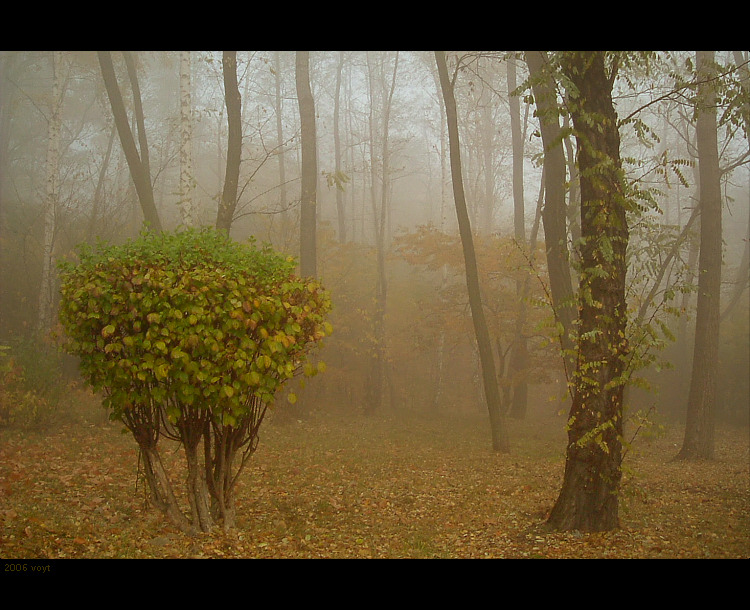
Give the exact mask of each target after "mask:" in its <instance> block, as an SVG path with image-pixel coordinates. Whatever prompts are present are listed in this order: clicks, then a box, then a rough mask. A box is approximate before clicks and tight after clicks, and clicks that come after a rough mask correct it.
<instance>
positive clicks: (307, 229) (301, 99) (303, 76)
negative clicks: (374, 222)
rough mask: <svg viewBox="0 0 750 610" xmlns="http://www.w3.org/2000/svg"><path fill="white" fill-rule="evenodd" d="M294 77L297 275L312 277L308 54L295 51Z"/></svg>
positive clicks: (313, 174) (314, 164)
mask: <svg viewBox="0 0 750 610" xmlns="http://www.w3.org/2000/svg"><path fill="white" fill-rule="evenodd" d="M295 75H296V83H297V102H298V104H299V118H300V131H301V135H300V137H301V140H302V142H301V144H302V146H301V147H302V176H301V182H302V187H301V195H300V198H301V209H300V257H299V258H300V275H302V276H303V277H315V276H317V274H318V263H317V257H318V254H317V235H316V233H317V219H316V217H317V183H318V157H317V152H316V147H317V144H316V141H315V138H316V134H315V100H314V99H313V95H312V89H311V88H310V52H309V51H297V54H296V70H295Z"/></svg>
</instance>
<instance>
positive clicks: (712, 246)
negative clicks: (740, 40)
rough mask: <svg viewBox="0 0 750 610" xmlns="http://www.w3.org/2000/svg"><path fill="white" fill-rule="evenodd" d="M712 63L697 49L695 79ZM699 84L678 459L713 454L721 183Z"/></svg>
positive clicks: (706, 88) (712, 117)
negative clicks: (693, 291)
mask: <svg viewBox="0 0 750 610" xmlns="http://www.w3.org/2000/svg"><path fill="white" fill-rule="evenodd" d="M713 61H714V52H713V51H698V52H697V53H696V69H697V75H698V80H699V83H700V81H708V80H710V77H711V75H712V73H713V68H712V63H713ZM698 87H699V88H698V108H697V109H696V114H697V121H696V136H697V145H698V171H699V174H700V215H701V231H700V255H699V258H698V270H699V273H698V305H697V311H696V317H695V346H694V349H693V372H692V375H691V378H690V390H689V393H688V406H687V421H686V426H685V438H684V440H683V443H682V449H680V452H679V454H678V455H677V458H678V459H711V458H713V455H714V401H715V398H716V379H717V376H718V360H719V312H720V293H721V182H720V171H719V151H718V143H717V138H716V130H717V125H716V94H715V92H714V89H713V86H712V84H711V83H710V82H707V83H701V84H699V86H698Z"/></svg>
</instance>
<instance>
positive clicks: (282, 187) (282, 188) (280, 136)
mask: <svg viewBox="0 0 750 610" xmlns="http://www.w3.org/2000/svg"><path fill="white" fill-rule="evenodd" d="M274 72H275V74H274V85H275V95H276V104H275V112H276V142H277V146H278V151H279V154H278V155H277V156H278V159H279V210H281V236H282V239H283V240H284V242H285V241H286V239H287V233H288V224H289V211H288V210H287V197H286V165H285V162H284V155H285V152H284V128H283V123H282V121H281V117H282V108H283V106H282V97H281V53H280V52H279V51H274Z"/></svg>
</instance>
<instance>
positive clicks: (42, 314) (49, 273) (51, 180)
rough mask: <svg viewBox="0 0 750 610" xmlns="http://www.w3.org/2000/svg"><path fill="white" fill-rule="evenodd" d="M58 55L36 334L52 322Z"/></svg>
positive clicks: (55, 54)
mask: <svg viewBox="0 0 750 610" xmlns="http://www.w3.org/2000/svg"><path fill="white" fill-rule="evenodd" d="M61 68H62V53H61V52H60V51H53V52H52V101H51V107H50V109H51V111H52V112H51V114H50V118H49V122H48V128H47V192H46V196H45V201H44V241H43V244H42V283H41V287H40V289H39V313H38V318H37V331H38V332H39V333H40V334H44V333H46V332H47V331H48V330H49V328H50V324H51V322H52V306H53V294H54V288H53V277H54V265H53V262H52V249H53V246H54V240H55V221H56V216H57V203H58V202H57V199H58V190H59V187H58V185H59V172H60V168H59V165H60V128H61V125H62V118H61V117H62V98H63V95H62V87H61V83H60V78H61V74H60V72H61Z"/></svg>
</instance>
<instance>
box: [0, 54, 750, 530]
mask: <svg viewBox="0 0 750 610" xmlns="http://www.w3.org/2000/svg"><path fill="white" fill-rule="evenodd" d="M441 54H442V55H441ZM441 58H442V59H441ZM441 61H442V62H443V63H444V73H443V74H440V73H439V67H440V66H441V65H442V64H441ZM747 61H748V55H747V52H746V51H742V52H732V51H721V52H719V51H716V52H710V53H703V54H701V53H697V54H696V53H694V52H659V53H655V52H654V53H645V52H641V53H626V52H619V53H600V54H597V53H588V54H586V53H582V54H575V53H545V52H526V53H524V52H500V51H496V52H469V51H447V52H437V53H433V52H415V51H410V52H404V51H401V52H397V51H389V52H386V51H377V52H364V51H329V52H323V51H315V52H290V51H275V52H274V51H264V52H261V51H257V52H250V51H238V52H227V51H225V52H208V51H190V52H186V51H174V52H166V51H165V52H99V53H97V52H62V51H59V52H58V51H44V52H41V51H40V52H35V51H28V52H27V51H23V52H22V51H6V52H3V53H2V54H0V70H1V72H2V73H1V74H0V82H1V83H2V84H0V206H1V207H0V257H2V258H1V259H0V264H1V266H0V273H1V274H2V277H1V278H0V281H1V282H2V284H1V286H2V293H1V294H0V299H1V301H0V345H2V346H4V347H3V354H4V355H3V356H2V357H3V358H5V359H7V358H10V357H13V358H14V362H23V361H24V354H26V360H25V363H26V365H28V366H31V365H32V364H33V358H32V357H30V356H28V354H30V353H39V352H35V351H34V350H35V349H37V348H29V346H30V345H35V346H37V345H43V346H46V348H45V350H49V352H45V353H50V354H53V355H51V356H50V359H51V360H50V362H52V364H50V365H49V366H50V369H51V370H54V371H55V374H60V371H63V373H62V374H64V375H68V376H75V375H76V372H75V367H74V366H72V365H71V363H70V362H69V361H67V360H66V359H65V358H58V357H57V356H56V355H54V354H55V351H54V347H55V345H56V344H57V342H58V341H59V335H60V332H59V327H58V323H57V321H56V320H57V309H58V306H59V278H58V277H57V272H56V263H57V261H60V260H66V259H67V260H74V259H75V255H74V251H75V248H76V246H77V245H78V244H81V243H88V244H95V243H96V242H97V241H99V240H103V241H107V242H112V243H123V242H124V241H125V240H127V239H128V238H134V237H136V236H137V235H138V234H139V233H140V232H141V230H142V228H143V226H144V222H146V223H147V224H148V226H149V227H150V229H151V230H155V231H161V230H164V231H172V230H175V229H178V228H180V227H205V226H211V227H216V228H218V229H220V230H224V231H227V232H228V233H229V235H230V236H231V237H232V238H234V239H235V240H237V241H244V240H247V239H248V238H251V237H252V238H254V239H255V240H257V241H258V242H262V243H268V244H270V245H271V246H272V247H273V248H275V249H276V250H278V251H279V252H281V253H284V254H286V255H291V256H294V257H296V258H297V259H298V261H299V269H298V271H299V272H300V273H301V274H302V275H305V276H309V275H312V276H316V277H317V278H319V279H320V280H321V282H322V283H323V284H324V285H325V287H326V289H327V290H328V291H329V292H330V294H331V299H332V302H333V306H334V308H333V311H332V313H331V316H330V320H331V323H332V325H333V328H334V329H335V330H334V333H333V335H332V336H331V337H330V338H327V339H326V341H325V344H324V346H323V348H322V349H321V354H320V357H321V359H322V360H324V361H325V362H326V364H327V369H326V373H325V374H324V375H321V376H319V377H316V378H315V379H313V380H311V381H310V383H308V384H307V386H306V387H305V388H304V390H298V388H295V392H296V395H298V396H299V399H298V400H297V402H296V403H295V404H294V405H291V404H285V405H284V407H283V409H284V410H285V411H286V412H288V413H291V414H293V415H294V416H295V417H304V416H305V415H306V414H309V413H313V412H315V411H319V410H328V411H340V412H342V413H351V414H368V415H373V414H377V413H384V412H385V413H398V412H406V411H408V412H415V411H418V412H426V413H435V414H439V413H446V412H450V413H487V412H488V410H489V414H490V419H491V428H492V430H493V434H492V444H493V447H494V448H495V449H497V450H500V451H503V450H505V449H506V448H507V447H506V444H507V443H506V441H507V439H505V440H504V439H503V432H502V428H503V419H504V418H507V417H516V418H524V417H530V416H531V415H530V413H531V412H532V409H531V408H530V404H529V401H530V400H535V401H538V400H540V398H539V397H541V396H543V397H545V398H544V400H545V401H546V403H545V405H543V406H542V407H539V406H538V405H536V406H535V407H534V409H533V411H536V410H537V409H538V408H543V409H548V410H549V411H551V412H560V413H561V414H563V415H562V416H561V419H560V425H561V426H565V425H566V419H565V415H566V414H567V415H568V417H569V419H570V420H571V421H572V420H573V419H574V418H573V411H575V402H576V396H578V397H579V398H580V399H581V400H584V399H583V398H581V397H582V396H583V390H584V387H585V386H586V383H588V382H590V381H591V380H592V379H594V380H595V383H596V384H599V386H600V388H601V387H603V386H604V385H606V384H608V383H609V384H613V385H614V386H617V387H618V388H619V392H620V394H621V396H620V397H618V398H616V400H615V398H612V400H615V402H617V403H618V409H617V413H615V414H614V415H615V416H614V419H616V420H618V421H617V422H616V423H612V424H611V425H612V426H613V427H612V429H613V430H615V431H618V430H620V427H621V426H622V418H623V417H627V414H628V413H631V414H633V413H636V412H640V413H642V414H646V413H648V415H649V417H652V418H654V417H655V418H662V419H665V420H670V421H675V422H679V423H680V424H686V440H685V447H683V453H684V454H685V455H684V456H683V457H691V456H693V457H694V456H702V457H710V456H711V451H712V450H711V442H712V441H711V430H712V427H713V425H714V422H716V421H721V422H725V423H731V424H738V425H747V423H748V416H749V413H750V398H749V397H750V388H749V382H748V375H747V372H748V368H749V367H750V358H749V355H748V351H749V349H748V344H749V343H750V338H749V337H750V335H749V333H750V328H749V327H750V324H749V322H748V290H747V288H748V252H749V245H748V237H749V235H750V233H749V232H750V213H749V212H750V188H749V184H750V168H749V167H748V139H747V133H748V120H749V118H748V73H749V72H748V63H747ZM597 62H601V65H600V66H599V64H598V63H597ZM596 70H599V72H597V73H596V74H595V73H594V72H595V71H596ZM596 78H600V81H599V82H598V84H597V85H592V84H591V83H593V82H595V80H596ZM587 87H590V89H587ZM605 94H606V95H605ZM601 96H604V97H605V98H607V99H600V97H601ZM451 100H452V102H451ZM600 102H601V103H600ZM608 104H609V105H608ZM610 107H611V109H612V112H611V113H610V114H611V116H610V114H608V112H609V110H607V108H610ZM452 114H453V115H454V116H453V119H454V122H453V123H452V122H451V115H452ZM587 126H588V127H587ZM592 126H593V127H592ZM588 128H590V129H589V131H588V132H587V129H588ZM599 140H601V141H599ZM459 186H460V189H459V188H458V187H459ZM461 201H463V210H462V207H461V205H459V204H460V202H461ZM592 202H597V203H596V205H594V204H593V203H592ZM602 202H603V203H602ZM596 206H599V208H597V211H596V213H595V212H594V207H596ZM587 210H588V212H587ZM457 212H458V213H457ZM589 212H590V213H589ZM472 258H473V260H474V262H472ZM618 265H619V267H618ZM472 266H473V267H475V272H472ZM472 276H474V280H475V281H472ZM600 276H601V277H605V276H606V277H607V278H609V279H610V280H612V278H616V277H617V278H619V279H618V280H617V281H616V282H615V280H612V281H613V282H615V284H617V285H615V284H612V285H610V286H609V287H607V286H605V285H603V284H601V283H600ZM467 282H468V283H467ZM600 284H601V285H600ZM472 290H474V291H475V296H476V299H477V300H476V301H475V302H472V301H471V298H470V297H471V294H472ZM618 290H619V291H620V292H619V293H618V292H617V291H618ZM597 291H599V292H598V293H597ZM616 293H617V294H620V293H621V296H620V297H616V298H615V300H614V301H613V302H611V303H608V302H607V301H606V299H607V298H610V297H611V296H612V295H615V294H616ZM602 295H605V296H606V295H609V296H606V298H604V297H602ZM602 307H603V308H604V309H602ZM610 307H611V311H610V310H608V309H607V308H610ZM598 309H602V311H603V312H604V313H607V311H609V312H610V313H612V312H616V316H615V317H617V316H620V322H621V325H620V326H619V327H612V328H610V329H609V330H608V331H607V332H610V331H611V332H612V333H613V335H612V337H615V336H616V335H617V334H618V333H619V334H620V335H622V337H621V340H622V342H621V345H620V347H619V348H618V350H619V351H617V350H615V351H612V353H611V354H609V355H606V357H604V356H602V357H601V358H600V357H599V356H596V355H595V354H594V353H593V352H591V353H589V352H587V349H588V348H586V347H585V346H586V345H587V343H586V342H587V341H589V340H591V341H592V343H591V345H592V346H593V345H594V343H596V341H598V339H595V337H596V336H599V335H601V334H602V333H604V329H605V324H606V323H607V322H605V321H604V318H605V317H606V316H604V315H602V316H599V314H597V310H598ZM703 310H705V311H709V310H710V313H709V314H706V315H707V316H708V317H704V316H703V315H702V313H701V312H702V311H703ZM587 316H589V318H587ZM597 316H599V317H597ZM480 318H483V322H482V323H481V324H479V325H478V322H477V321H478V320H479V319H480ZM587 320H588V322H587ZM696 321H697V324H696ZM588 323H590V324H591V325H590V326H586V325H587V324H588ZM618 341H619V339H618ZM696 341H697V342H698V343H697V347H696ZM611 345H612V341H610V342H609V344H608V345H607V346H602V345H600V346H599V347H606V348H607V349H609V348H611ZM592 349H593V348H592ZM694 354H695V356H694ZM600 355H601V354H600ZM706 355H708V356H709V361H704V360H703V359H702V356H706ZM610 357H611V358H613V359H609V358H610ZM615 360H617V362H618V364H617V365H616V366H615V365H614V364H613V362H615ZM602 363H604V364H602ZM488 365H491V368H490V367H489V366H488ZM608 367H610V368H608ZM612 367H614V368H612ZM618 367H619V368H618ZM600 373H601V375H604V376H603V377H601V376H599V374H600ZM607 375H609V377H607ZM592 383H593V382H592ZM647 386H648V387H647ZM610 389H611V388H610ZM598 395H599V394H598ZM699 396H703V397H704V398H703V399H701V398H699ZM705 397H708V401H709V402H710V404H703V403H701V402H700V401H701V400H704V402H705V400H706V398H705ZM550 398H551V399H550ZM608 400H609V398H608ZM584 402H585V400H584ZM620 402H621V403H622V404H621V405H620ZM571 403H573V405H572V406H573V411H570V409H571ZM620 407H622V409H621V408H620ZM594 410H595V411H596V412H597V413H598V415H597V417H600V418H604V419H598V420H596V421H593V420H592V421H589V420H586V421H587V423H586V427H585V430H584V433H583V434H582V436H583V437H586V438H588V436H587V434H590V433H592V431H593V432H594V433H595V434H594V436H596V434H597V433H600V432H602V430H603V429H609V427H610V423H611V420H610V419H609V418H608V416H605V415H603V414H604V413H605V411H606V410H605V411H601V410H599V411H597V410H596V409H594ZM2 417H4V418H5V421H4V422H0V423H3V424H5V425H7V424H8V423H9V419H11V415H9V414H7V413H5V414H3V415H2ZM14 417H16V418H17V419H19V420H20V419H21V418H22V417H21V415H19V414H16V415H15V416H14ZM575 419H576V421H577V422H579V423H580V422H581V421H584V419H586V418H583V417H578V418H575ZM594 419H596V418H594ZM608 422H609V423H608ZM568 423H571V422H568ZM573 427H575V426H574V425H573ZM602 427H603V428H602ZM580 440H581V439H580V438H579V439H578V441H580ZM599 440H601V439H599ZM618 442H619V441H618ZM568 457H569V459H571V456H570V455H569V456H568ZM615 467H616V469H619V462H618V463H617V464H616V465H615ZM599 474H601V473H599ZM615 478H616V477H615ZM579 525H580V523H579ZM592 527H594V528H596V526H592Z"/></svg>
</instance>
